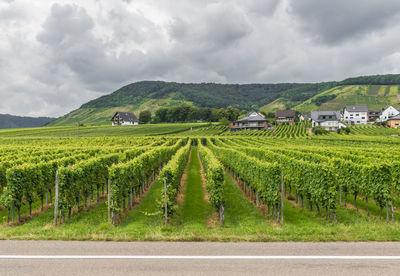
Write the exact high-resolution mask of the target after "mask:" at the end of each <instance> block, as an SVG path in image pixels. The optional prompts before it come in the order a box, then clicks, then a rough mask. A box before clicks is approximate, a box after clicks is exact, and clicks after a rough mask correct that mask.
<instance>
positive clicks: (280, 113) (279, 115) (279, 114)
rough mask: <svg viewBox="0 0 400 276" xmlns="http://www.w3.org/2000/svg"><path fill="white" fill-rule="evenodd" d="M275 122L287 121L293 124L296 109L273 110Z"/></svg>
mask: <svg viewBox="0 0 400 276" xmlns="http://www.w3.org/2000/svg"><path fill="white" fill-rule="evenodd" d="M275 117H276V123H277V124H278V125H279V124H281V123H286V122H287V123H289V124H291V125H294V118H295V117H296V111H294V110H277V111H276V112H275Z"/></svg>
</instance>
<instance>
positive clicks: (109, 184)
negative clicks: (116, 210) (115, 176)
mask: <svg viewBox="0 0 400 276" xmlns="http://www.w3.org/2000/svg"><path fill="white" fill-rule="evenodd" d="M110 186H111V182H110V179H108V180H107V201H108V222H109V223H111V193H110Z"/></svg>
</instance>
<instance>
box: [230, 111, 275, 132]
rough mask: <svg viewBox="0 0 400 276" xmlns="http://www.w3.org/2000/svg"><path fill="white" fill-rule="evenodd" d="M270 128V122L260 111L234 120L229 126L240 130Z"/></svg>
mask: <svg viewBox="0 0 400 276" xmlns="http://www.w3.org/2000/svg"><path fill="white" fill-rule="evenodd" d="M266 128H268V122H267V120H266V119H265V117H264V116H263V115H262V114H261V113H258V112H250V113H249V114H247V115H246V116H245V117H244V118H242V119H240V120H237V121H235V122H232V123H231V124H230V126H229V130H230V131H232V132H234V131H240V130H262V129H266Z"/></svg>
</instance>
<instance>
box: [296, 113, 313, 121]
mask: <svg viewBox="0 0 400 276" xmlns="http://www.w3.org/2000/svg"><path fill="white" fill-rule="evenodd" d="M299 120H300V121H311V114H300V116H299Z"/></svg>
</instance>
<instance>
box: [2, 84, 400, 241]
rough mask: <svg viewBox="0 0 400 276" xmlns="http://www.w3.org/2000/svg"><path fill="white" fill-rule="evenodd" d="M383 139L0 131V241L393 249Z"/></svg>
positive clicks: (398, 209) (184, 131)
mask: <svg viewBox="0 0 400 276" xmlns="http://www.w3.org/2000/svg"><path fill="white" fill-rule="evenodd" d="M386 92H387V91H386V90H385V91H383V92H382V91H380V90H377V92H376V93H386ZM371 93H372V92H371ZM374 93H375V92H374ZM387 93H390V90H389V92H387ZM393 135H398V134H397V130H388V129H384V128H377V127H370V126H369V127H354V128H353V129H352V131H351V133H350V134H348V135H338V134H328V135H324V136H314V135H311V134H310V133H308V132H307V125H298V126H296V127H289V126H281V127H279V128H277V129H276V130H274V131H273V132H266V131H260V132H256V131H253V132H243V133H232V134H229V133H227V132H226V127H223V126H218V125H209V124H170V125H167V124H164V125H163V124H160V125H144V126H140V127H108V126H107V127H106V126H99V127H81V128H79V129H78V128H76V127H57V128H50V127H48V128H38V129H20V130H3V131H0V186H1V190H2V193H1V197H0V206H1V207H0V222H1V224H2V226H0V238H1V239H62V240H116V241H122V240H126V241H131V240H170V241H175V240H185V241H186V240H188V241H189V240H190V241H194V240H196V241H206V240H208V241H338V240H342V241H370V240H376V241H398V240H400V227H399V224H398V222H397V219H398V218H399V217H400V216H399V215H400V198H399V189H400V162H399V157H400V153H399V152H398V150H397V149H398V148H399V146H400V140H399V137H398V136H393ZM282 180H283V182H282ZM165 187H166V190H165ZM165 194H166V196H165ZM166 214H167V220H166ZM282 216H283V217H282ZM166 222H167V223H166Z"/></svg>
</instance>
